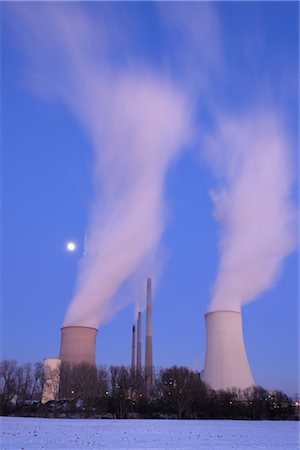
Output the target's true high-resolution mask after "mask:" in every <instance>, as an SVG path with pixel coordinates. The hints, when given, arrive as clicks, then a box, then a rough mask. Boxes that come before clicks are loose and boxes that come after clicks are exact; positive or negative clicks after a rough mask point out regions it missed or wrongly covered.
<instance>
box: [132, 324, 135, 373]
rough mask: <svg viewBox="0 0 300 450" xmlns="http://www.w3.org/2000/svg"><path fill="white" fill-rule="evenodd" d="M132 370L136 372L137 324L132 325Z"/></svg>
mask: <svg viewBox="0 0 300 450" xmlns="http://www.w3.org/2000/svg"><path fill="white" fill-rule="evenodd" d="M131 352H132V353H131V370H132V372H133V373H134V372H135V326H134V325H133V326H132V346H131Z"/></svg>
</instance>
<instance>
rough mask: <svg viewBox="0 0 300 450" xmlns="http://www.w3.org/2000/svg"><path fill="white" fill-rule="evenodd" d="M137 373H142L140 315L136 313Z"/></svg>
mask: <svg viewBox="0 0 300 450" xmlns="http://www.w3.org/2000/svg"><path fill="white" fill-rule="evenodd" d="M136 369H137V372H139V373H142V313H141V312H139V313H138V322H137V363H136Z"/></svg>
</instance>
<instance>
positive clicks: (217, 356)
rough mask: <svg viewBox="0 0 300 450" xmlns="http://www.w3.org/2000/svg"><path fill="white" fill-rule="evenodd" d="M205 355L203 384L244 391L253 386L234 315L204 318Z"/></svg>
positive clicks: (237, 316)
mask: <svg viewBox="0 0 300 450" xmlns="http://www.w3.org/2000/svg"><path fill="white" fill-rule="evenodd" d="M205 322H206V355H205V366H204V370H203V375H202V378H203V381H205V382H206V383H207V384H209V385H210V386H211V387H212V388H213V389H215V390H219V389H224V390H226V389H232V388H239V389H246V388H248V387H250V386H253V385H254V380H253V377H252V373H251V370H250V367H249V363H248V359H247V355H246V350H245V345H244V338H243V329H242V315H241V313H240V312H237V311H214V312H210V313H207V314H206V315H205Z"/></svg>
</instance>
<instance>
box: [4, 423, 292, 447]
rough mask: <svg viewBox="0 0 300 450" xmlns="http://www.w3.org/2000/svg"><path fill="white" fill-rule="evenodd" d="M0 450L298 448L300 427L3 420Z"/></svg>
mask: <svg viewBox="0 0 300 450" xmlns="http://www.w3.org/2000/svg"><path fill="white" fill-rule="evenodd" d="M0 424H1V446H0V447H1V449H2V450H8V449H26V450H27V449H115V450H119V449H157V450H158V449H164V450H166V449H167V450H179V449H180V450H190V449H193V450H196V449H197V450H200V449H213V450H215V449H222V450H227V449H239V450H241V449H242V450H244V449H251V450H252V449H253V450H254V449H270V450H271V449H272V450H276V449H284V450H289V449H299V448H300V447H299V442H298V437H299V423H298V422H285V421H280V422H270V421H232V420H226V421H225V420H224V421H217V420H105V419H102V420H101V419H99V420H94V419H93V420H92V419H86V420H84V419H82V420H80V419H37V418H19V417H1V419H0Z"/></svg>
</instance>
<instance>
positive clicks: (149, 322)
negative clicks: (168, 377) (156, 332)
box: [145, 278, 153, 397]
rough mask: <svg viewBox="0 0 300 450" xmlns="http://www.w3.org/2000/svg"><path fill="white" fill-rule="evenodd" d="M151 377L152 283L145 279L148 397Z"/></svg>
mask: <svg viewBox="0 0 300 450" xmlns="http://www.w3.org/2000/svg"><path fill="white" fill-rule="evenodd" d="M152 378H153V361H152V283H151V278H148V279H147V306H146V352H145V383H146V393H147V395H148V397H149V395H150V392H151V386H152Z"/></svg>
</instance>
